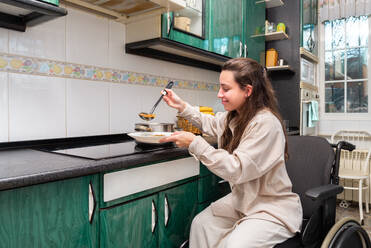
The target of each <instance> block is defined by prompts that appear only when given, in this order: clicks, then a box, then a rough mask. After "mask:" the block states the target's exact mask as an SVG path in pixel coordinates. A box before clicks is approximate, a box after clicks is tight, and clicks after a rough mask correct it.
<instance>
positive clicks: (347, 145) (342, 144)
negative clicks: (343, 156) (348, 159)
mask: <svg viewBox="0 0 371 248" xmlns="http://www.w3.org/2000/svg"><path fill="white" fill-rule="evenodd" d="M331 146H332V147H333V148H337V149H338V150H340V149H343V150H347V151H353V150H354V149H356V146H355V145H353V144H352V143H349V142H346V141H339V142H338V143H337V144H331Z"/></svg>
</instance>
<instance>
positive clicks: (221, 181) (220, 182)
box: [218, 180, 228, 184]
mask: <svg viewBox="0 0 371 248" xmlns="http://www.w3.org/2000/svg"><path fill="white" fill-rule="evenodd" d="M227 182H228V181H227V180H220V181H219V182H218V184H222V183H227Z"/></svg>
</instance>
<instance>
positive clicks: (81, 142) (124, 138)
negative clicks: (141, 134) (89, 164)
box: [0, 134, 174, 160]
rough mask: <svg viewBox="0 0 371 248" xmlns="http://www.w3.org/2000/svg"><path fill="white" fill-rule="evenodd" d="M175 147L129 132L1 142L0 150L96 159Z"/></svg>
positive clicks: (171, 144)
mask: <svg viewBox="0 0 371 248" xmlns="http://www.w3.org/2000/svg"><path fill="white" fill-rule="evenodd" d="M173 147H174V145H173V143H167V144H145V143H137V142H135V141H134V139H133V138H131V137H129V136H128V135H127V134H112V135H97V136H84V137H73V138H60V139H47V140H33V141H17V142H6V143H0V150H4V149H14V148H32V149H37V150H41V151H46V152H52V153H57V154H62V155H68V156H74V157H80V158H88V159H94V160H99V159H105V158H113V157H120V156H128V155H133V154H137V153H147V152H153V151H158V150H164V149H169V148H173Z"/></svg>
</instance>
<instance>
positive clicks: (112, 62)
mask: <svg viewBox="0 0 371 248" xmlns="http://www.w3.org/2000/svg"><path fill="white" fill-rule="evenodd" d="M125 27H126V26H125V25H124V24H121V23H118V22H115V21H109V45H108V50H109V52H108V64H109V67H110V68H115V69H119V70H127V68H125V64H126V63H130V60H129V61H127V62H126V59H127V58H126V55H125Z"/></svg>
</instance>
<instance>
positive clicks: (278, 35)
mask: <svg viewBox="0 0 371 248" xmlns="http://www.w3.org/2000/svg"><path fill="white" fill-rule="evenodd" d="M262 36H265V41H272V40H285V39H288V38H289V36H288V35H287V34H286V33H285V32H282V31H279V32H273V33H267V34H257V35H252V36H251V38H256V37H262Z"/></svg>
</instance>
